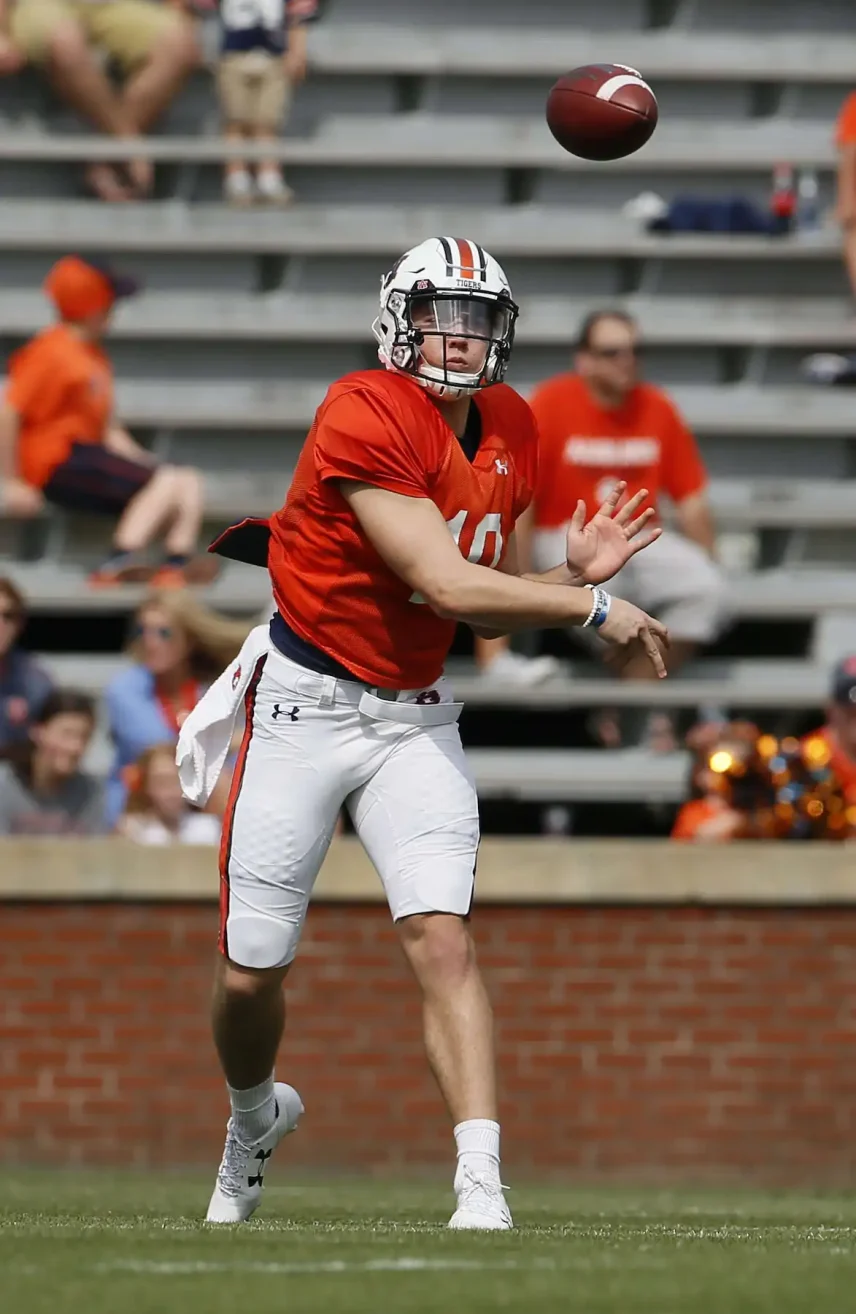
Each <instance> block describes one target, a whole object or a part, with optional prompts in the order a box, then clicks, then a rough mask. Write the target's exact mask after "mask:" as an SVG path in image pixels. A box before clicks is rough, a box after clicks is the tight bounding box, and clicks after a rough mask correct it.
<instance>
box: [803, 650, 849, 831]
mask: <svg viewBox="0 0 856 1314" xmlns="http://www.w3.org/2000/svg"><path fill="white" fill-rule="evenodd" d="M816 738H821V739H823V740H825V741H826V744H827V746H828V748H829V750H830V754H831V756H830V760H829V765H830V767H831V769H832V771H833V774H834V775H835V776H836V778H837V779H838V780H839V781H840V782H841V785H842V787H843V790H844V795H845V797H846V799H847V802H848V804H849V805H851V806H854V807H856V657H845V658H844V660H843V661H840V662H839V663H838V665H837V666H836V668H835V671H834V672H833V676H832V685H831V688H830V698H829V704H828V707H827V713H826V722H825V724H824V725H823V726H821V728H820V730H816V731H814V733H813V734H811V735H807V736H806V740H808V739H816ZM803 742H804V743H805V742H806V741H805V740H804V741H803Z"/></svg>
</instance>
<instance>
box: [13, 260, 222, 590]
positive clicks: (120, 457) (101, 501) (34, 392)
mask: <svg viewBox="0 0 856 1314" xmlns="http://www.w3.org/2000/svg"><path fill="white" fill-rule="evenodd" d="M45 291H46V293H47V295H48V297H49V298H50V300H51V301H52V302H53V304H54V306H55V308H56V311H57V316H58V322H57V323H56V324H55V325H54V326H53V327H52V328H49V329H45V330H44V332H42V333H39V334H37V336H36V337H35V338H33V339H32V341H30V342H28V343H27V344H26V346H24V347H22V348H21V349H20V350H19V351H17V352H16V353H15V354H14V355H13V356H12V358H11V360H10V362H9V370H8V380H7V386H6V391H5V395H4V397H3V401H2V405H0V499H2V505H3V507H4V509H5V510H6V511H7V512H8V513H9V514H12V515H22V516H28V515H36V514H38V512H39V511H40V510H41V507H42V505H43V503H44V502H49V503H52V504H54V505H56V506H59V507H64V508H66V509H67V510H74V511H87V512H91V513H94V514H98V515H115V516H118V517H119V520H118V524H117V526H116V531H115V534H114V536H113V544H114V551H113V553H112V554H111V556H110V558H109V559H108V561H106V562H105V563H104V564H103V565H102V566H101V567H100V568H99V569H98V570H97V571H96V572H95V573H94V575H93V576H92V577H91V582H92V583H93V584H101V585H103V584H118V583H121V582H126V581H129V580H132V579H136V580H139V579H143V578H152V577H153V582H155V583H157V584H159V585H165V584H166V585H169V584H176V585H180V584H182V583H184V582H185V578H184V568H185V566H186V564H187V562H188V560H189V558H190V555H191V553H192V552H193V549H194V547H195V544H196V540H197V536H198V533H199V527H200V523H201V519H202V480H201V477H200V474H199V472H198V471H197V470H192V469H182V468H179V467H177V466H170V465H161V466H158V465H156V464H155V462H154V460H153V458H152V456H151V454H150V453H149V452H147V451H146V450H145V448H143V447H140V446H139V444H138V443H136V442H135V441H134V440H133V438H131V436H130V434H128V433H127V432H126V431H125V430H124V429H121V428H119V427H117V426H116V424H115V423H114V420H113V370H112V366H111V364H110V360H109V358H108V357H107V355H106V353H105V351H104V349H103V347H102V346H101V341H102V338H103V337H104V334H105V333H106V331H107V328H108V326H109V323H110V318H111V315H112V312H113V308H114V306H115V304H116V302H117V301H118V300H119V299H121V298H124V297H128V296H133V295H134V293H135V292H136V291H137V287H136V284H135V283H134V282H133V280H130V279H125V278H120V277H119V276H117V275H116V274H114V273H113V272H112V271H110V270H108V269H106V268H103V267H101V266H99V265H96V264H94V263H91V262H88V261H85V260H81V259H79V258H78V257H77V256H66V257H64V258H63V259H62V260H60V261H58V263H57V264H56V265H54V267H53V269H52V270H51V271H50V273H49V274H48V277H47V279H46V280H45ZM161 530H166V534H165V538H164V547H165V550H166V554H167V555H166V561H165V564H164V566H163V567H162V568H161V569H160V570H159V571H157V572H156V573H154V575H153V572H152V570H151V568H149V567H147V566H145V565H144V564H142V563H141V561H140V560H139V557H138V554H139V553H141V552H142V551H143V549H145V548H146V547H148V546H149V544H150V543H152V542H153V541H154V539H155V537H156V535H157V534H158V533H159V531H161Z"/></svg>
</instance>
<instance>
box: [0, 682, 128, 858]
mask: <svg viewBox="0 0 856 1314" xmlns="http://www.w3.org/2000/svg"><path fill="white" fill-rule="evenodd" d="M94 728H95V707H94V704H93V702H92V699H91V698H89V697H87V695H86V694H81V693H74V692H71V691H68V690H58V691H57V692H56V693H52V694H50V695H49V696H48V697H47V699H46V700H45V702H44V703H43V704H42V707H41V709H40V711H39V712H38V714H37V715H36V716H35V717H34V720H33V724H32V726H31V727H30V737H29V741H28V742H27V743H26V744H21V745H18V746H17V747H15V748H12V749H11V750H10V752H9V754H8V756H7V760H6V761H5V762H0V835H99V834H101V833H103V831H104V830H105V829H106V827H105V821H104V803H105V798H104V786H103V784H102V783H101V781H99V780H96V779H95V778H94V777H93V776H89V775H87V774H86V773H85V772H83V771H81V769H80V764H81V762H82V761H83V757H84V754H85V753H86V750H87V748H88V747H89V741H90V740H91V738H92V731H93V730H94Z"/></svg>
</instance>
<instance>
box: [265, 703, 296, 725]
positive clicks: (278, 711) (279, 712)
mask: <svg viewBox="0 0 856 1314" xmlns="http://www.w3.org/2000/svg"><path fill="white" fill-rule="evenodd" d="M299 712H300V708H299V707H292V709H291V711H289V710H288V708H287V707H286V709H285V711H283V709H282V708H281V707H280V705H279V703H274V705H273V711H272V712H271V714H270V719H271V720H272V721H276V719H277V718H278V717H280V716H287V717H288V718H289V720H291V721H296V720H297V717H298V714H299Z"/></svg>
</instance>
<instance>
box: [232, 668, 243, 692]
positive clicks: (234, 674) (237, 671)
mask: <svg viewBox="0 0 856 1314" xmlns="http://www.w3.org/2000/svg"><path fill="white" fill-rule="evenodd" d="M240 678H241V668H240V666H236V667H235V669H234V671H233V672H232V688H233V689H237V687H238V681H239V680H240Z"/></svg>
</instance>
